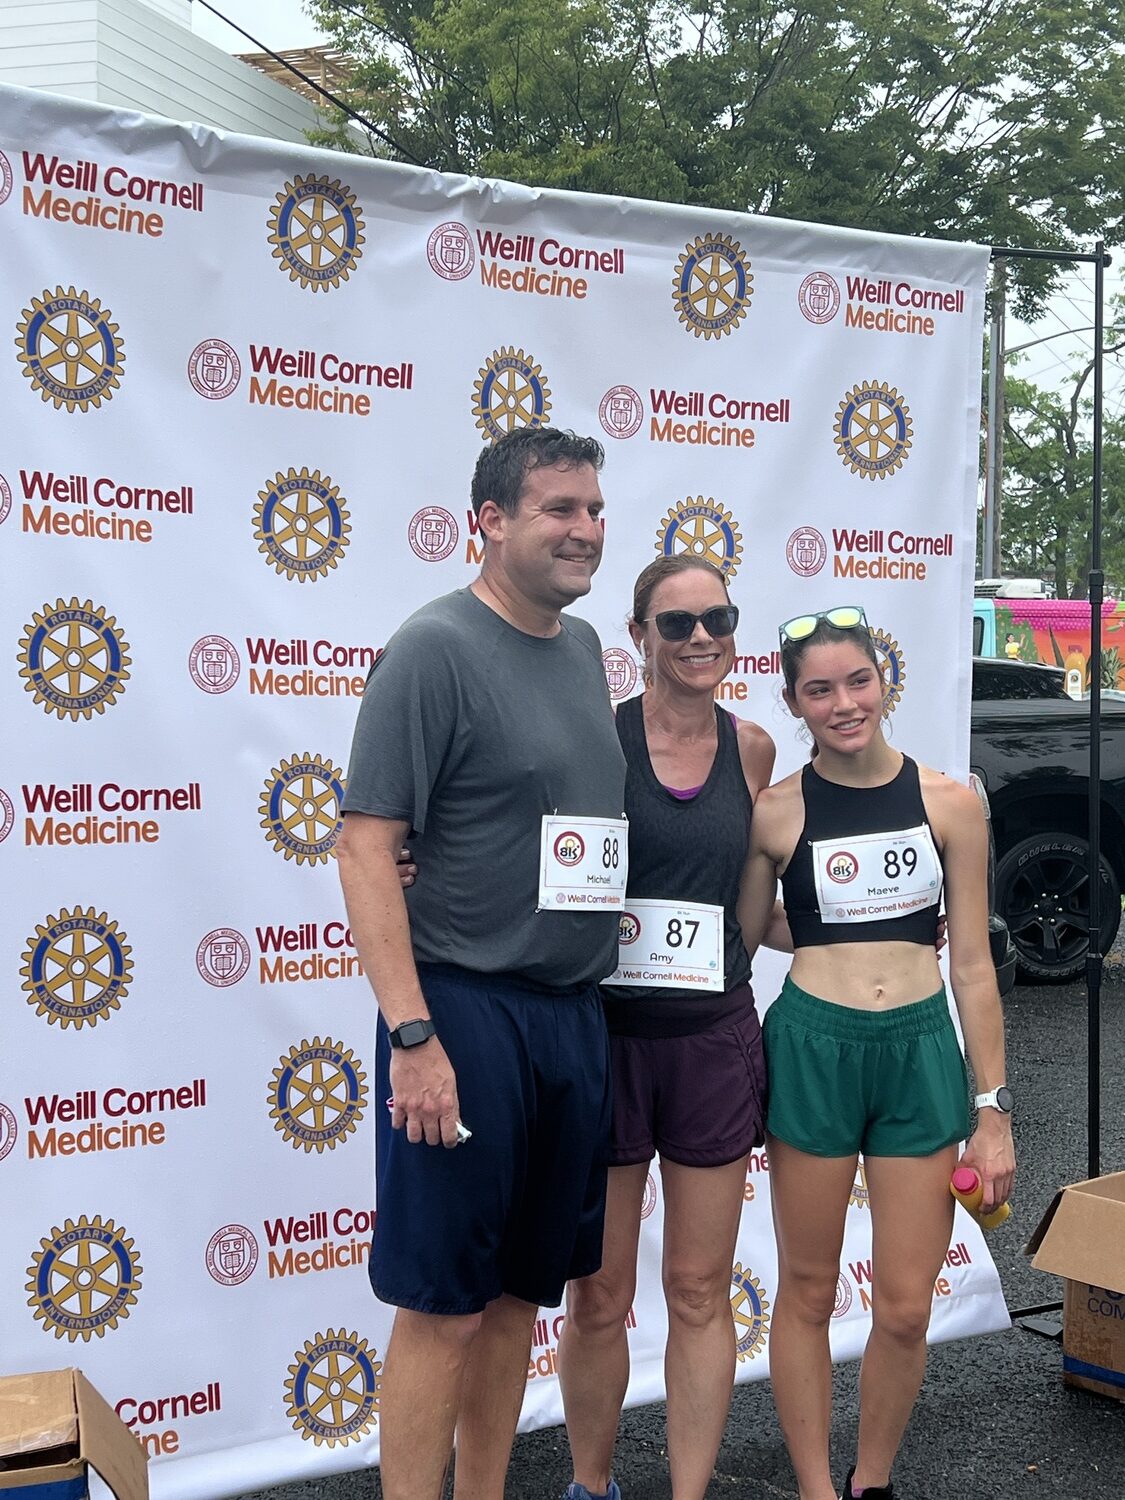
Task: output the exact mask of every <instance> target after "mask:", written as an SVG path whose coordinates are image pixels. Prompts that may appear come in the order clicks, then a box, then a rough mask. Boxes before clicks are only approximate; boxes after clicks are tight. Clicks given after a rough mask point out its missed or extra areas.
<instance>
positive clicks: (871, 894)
mask: <svg viewBox="0 0 1125 1500" xmlns="http://www.w3.org/2000/svg"><path fill="white" fill-rule="evenodd" d="M812 857H813V877H814V879H815V881H816V895H817V901H818V902H819V904H820V920H821V921H822V922H878V921H881V920H883V919H885V918H887V917H901V916H905V915H906V913H907V912H912V911H919V910H921V909H922V908H924V907H927V906H936V905H937V904H938V902H939V901H940V900H941V882H942V874H941V861H940V860H939V858H938V852H937V849H936V847H935V845H934V840H933V835H932V834H931V833H930V829H929V825H928V824H926V823H923V824H922V825H921V826H920V827H918V828H903V829H898V830H896V831H895V832H893V833H861V834H856V835H854V836H852V837H850V838H843V839H817V840H816V841H815V842H814V843H813V846H812Z"/></svg>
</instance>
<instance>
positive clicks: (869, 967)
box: [739, 607, 1015, 1500]
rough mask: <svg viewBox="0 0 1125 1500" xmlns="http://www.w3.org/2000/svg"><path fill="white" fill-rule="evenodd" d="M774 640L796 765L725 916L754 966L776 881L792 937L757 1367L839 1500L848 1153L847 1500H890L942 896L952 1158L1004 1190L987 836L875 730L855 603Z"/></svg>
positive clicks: (935, 1217) (878, 701)
mask: <svg viewBox="0 0 1125 1500" xmlns="http://www.w3.org/2000/svg"><path fill="white" fill-rule="evenodd" d="M780 634H781V665H782V672H783V674H784V678H785V693H784V696H785V702H786V704H787V706H788V708H789V710H790V712H791V713H793V714H794V715H795V716H796V717H798V718H801V719H803V720H804V721H805V724H806V725H807V726H808V729H809V732H810V733H811V735H812V738H813V742H814V749H813V759H812V760H811V762H810V763H809V764H808V765H806V766H805V767H804V768H803V769H802V770H801V771H799V772H796V773H795V774H794V775H792V776H789V777H787V778H786V779H785V780H784V781H781V782H779V783H778V784H777V785H776V786H772V787H769V788H768V789H766V790H765V791H763V792H761V793H760V795H759V797H758V800H757V803H756V805H755V810H754V821H753V825H752V831H751V847H750V854H749V859H748V863H747V867H746V873H745V876H744V879H743V885H742V895H741V899H740V905H739V916H740V920H741V924H742V931H743V936H744V938H745V941H746V946H747V949H748V950H749V951H750V953H751V954H753V952H754V949H755V948H756V946H757V944H758V942H759V941H760V937H761V934H762V933H763V932H764V931H765V928H766V925H767V923H768V922H769V919H770V915H771V912H772V910H773V903H774V897H775V891H776V884H777V881H778V879H780V880H781V885H782V890H783V892H784V901H785V909H786V912H787V914H788V918H789V926H790V929H791V931H792V934H793V944H794V958H793V965H792V968H791V970H790V972H789V976H788V978H787V979H786V981H785V984H784V987H783V989H782V991H781V994H780V996H779V997H778V999H777V1000H776V1001H775V1002H774V1003H773V1005H772V1006H771V1007H770V1009H769V1010H768V1011H767V1013H766V1019H765V1022H764V1025H763V1031H764V1037H765V1049H766V1059H767V1065H768V1070H769V1080H770V1103H769V1111H768V1116H767V1144H768V1150H769V1160H770V1181H771V1185H772V1194H773V1210H774V1221H775V1227H776V1233H777V1249H778V1287H777V1296H776V1299H775V1303H774V1315H773V1323H772V1329H771V1335H770V1374H771V1377H772V1380H773V1390H774V1398H775V1400H776V1403H777V1410H778V1416H779V1418H780V1421H781V1427H782V1431H783V1433H784V1435H785V1441H786V1444H787V1446H788V1449H789V1454H790V1457H791V1459H792V1461H793V1467H794V1469H795V1470H796V1474H797V1482H798V1486H799V1493H800V1500H836V1493H837V1492H836V1489H835V1487H834V1485H833V1483H832V1478H831V1475H830V1473H829V1463H828V1434H829V1424H830V1407H831V1396H832V1377H831V1363H830V1357H829V1344H828V1326H829V1319H830V1317H831V1315H832V1310H833V1307H834V1304H835V1294H836V1281H837V1277H838V1275H839V1269H840V1250H841V1246H842V1243H843V1236H844V1219H845V1215H846V1212H847V1207H848V1198H849V1195H850V1193H851V1190H852V1185H853V1183H854V1181H855V1174H856V1164H857V1159H858V1157H859V1155H860V1153H862V1154H863V1157H864V1161H865V1164H866V1175H867V1188H868V1193H869V1195H870V1204H871V1216H872V1234H873V1285H872V1326H871V1334H870V1337H869V1338H868V1341H867V1348H866V1351H865V1353H864V1357H863V1366H862V1370H861V1374H860V1421H859V1444H858V1450H857V1456H856V1462H855V1465H854V1467H853V1468H852V1470H851V1471H850V1473H849V1474H848V1479H847V1484H846V1486H845V1490H844V1500H858V1497H859V1496H864V1497H865V1500H891V1496H892V1490H891V1483H890V1473H891V1465H892V1463H893V1462H894V1457H895V1454H896V1452H897V1451H898V1447H899V1443H900V1441H901V1439H902V1434H903V1431H904V1429H905V1427H906V1423H907V1420H908V1419H909V1416H910V1412H911V1408H912V1407H913V1405H914V1401H915V1399H916V1397H917V1394H918V1390H919V1387H920V1386H921V1382H922V1374H923V1370H924V1368H925V1362H926V1328H927V1325H928V1323H929V1318H930V1307H931V1302H932V1299H933V1289H934V1282H935V1280H936V1278H937V1276H938V1275H939V1274H940V1271H941V1267H942V1262H943V1259H944V1257H945V1254H946V1252H947V1250H948V1247H949V1240H950V1234H951V1230H952V1227H953V1199H952V1197H951V1196H950V1193H949V1179H950V1175H951V1173H952V1171H953V1169H954V1167H955V1166H956V1165H957V1160H958V1151H957V1148H958V1142H959V1141H961V1140H963V1139H965V1137H966V1136H968V1134H969V1110H968V1089H967V1083H966V1074H965V1066H964V1062H963V1060H962V1057H961V1052H960V1049H959V1047H958V1044H957V1037H956V1033H955V1031H954V1028H953V1023H952V1020H951V1019H950V1016H949V1011H948V1006H947V1003H946V998H945V992H944V990H943V988H942V981H941V975H940V973H939V970H938V966H937V958H936V954H935V949H934V939H935V933H936V927H937V921H938V913H939V908H940V902H941V896H942V886H943V884H944V893H945V910H946V914H947V917H948V924H949V957H950V975H951V979H952V987H953V997H954V1001H955V1003H956V1006H957V1012H958V1016H959V1018H960V1022H961V1029H962V1031H963V1033H964V1036H965V1042H966V1045H967V1049H968V1054H969V1058H970V1061H971V1062H972V1066H973V1072H974V1075H975V1078H976V1085H977V1089H978V1091H979V1092H978V1094H977V1099H976V1103H977V1106H978V1108H979V1116H978V1123H977V1127H976V1130H975V1132H974V1133H973V1135H972V1138H971V1139H970V1140H969V1143H968V1146H967V1147H966V1149H965V1151H964V1154H963V1157H962V1160H963V1161H964V1162H965V1163H966V1164H967V1165H969V1166H972V1167H974V1168H975V1169H976V1170H977V1172H978V1173H979V1175H980V1177H981V1179H982V1182H983V1184H984V1202H983V1208H984V1209H986V1210H987V1209H988V1208H990V1207H992V1206H993V1205H994V1204H997V1203H1000V1202H1003V1201H1004V1200H1005V1199H1006V1198H1007V1197H1008V1195H1009V1193H1010V1191H1011V1187H1012V1178H1013V1174H1014V1170H1015V1158H1014V1155H1013V1150H1012V1132H1011V1124H1010V1114H1009V1111H1010V1108H1011V1096H1010V1094H1009V1093H1008V1091H1007V1089H1006V1088H1004V1087H1003V1085H1004V1038H1003V1023H1002V1018H1001V1011H1000V1000H999V995H998V993H997V989H996V980H995V973H994V970H993V967H992V961H991V956H990V952H989V944H988V930H987V918H988V901H987V859H988V844H987V831H986V826H985V822H984V816H983V813H982V811H981V808H980V805H979V803H978V801H977V798H976V796H975V795H974V794H973V792H972V791H971V790H970V789H969V788H968V787H965V786H962V785H961V784H960V783H958V782H955V781H952V780H949V779H948V778H947V777H945V776H943V775H941V774H939V773H938V772H936V771H930V770H927V769H926V768H925V767H924V766H918V765H916V763H915V762H914V761H912V760H911V759H910V758H909V757H908V756H905V755H903V754H902V753H901V752H900V751H898V750H895V749H892V747H891V746H890V745H889V744H888V743H887V741H886V740H885V739H884V738H883V730H882V710H883V679H882V675H881V673H880V670H879V665H878V659H877V657H876V654H875V649H874V646H873V644H872V641H871V636H870V633H869V632H868V629H867V625H866V622H865V620H864V616H863V611H862V610H861V609H858V608H853V607H846V608H839V609H833V610H828V611H826V612H825V613H823V614H818V615H805V616H801V617H799V618H798V619H795V620H790V621H788V622H787V624H785V625H783V626H782V627H781V632H780ZM998 1089H999V1098H997V1090H998Z"/></svg>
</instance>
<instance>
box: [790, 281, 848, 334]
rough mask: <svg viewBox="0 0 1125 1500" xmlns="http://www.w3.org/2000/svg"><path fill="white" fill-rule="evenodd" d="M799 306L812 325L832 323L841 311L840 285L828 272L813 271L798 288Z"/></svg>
mask: <svg viewBox="0 0 1125 1500" xmlns="http://www.w3.org/2000/svg"><path fill="white" fill-rule="evenodd" d="M797 306H798V307H799V308H800V309H801V311H802V313H804V315H805V317H806V318H807V319H808V320H809V322H810V323H831V321H832V319H833V318H834V317H835V316H836V314H837V313H838V312H839V311H840V283H839V282H838V281H837V280H836V278H835V277H834V276H829V274H828V272H827V271H812V272H810V274H809V275H808V276H806V277H805V279H804V281H802V282H801V285H800V286H799V287H798V288H797Z"/></svg>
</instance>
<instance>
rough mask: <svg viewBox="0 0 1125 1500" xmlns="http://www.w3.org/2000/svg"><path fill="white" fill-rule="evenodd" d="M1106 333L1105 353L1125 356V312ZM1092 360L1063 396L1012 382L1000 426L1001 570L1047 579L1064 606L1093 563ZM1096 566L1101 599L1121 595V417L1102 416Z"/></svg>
mask: <svg viewBox="0 0 1125 1500" xmlns="http://www.w3.org/2000/svg"><path fill="white" fill-rule="evenodd" d="M1117 311H1118V314H1119V324H1118V326H1117V327H1113V328H1110V329H1108V330H1107V334H1106V345H1105V347H1106V353H1107V354H1108V355H1111V356H1112V355H1114V354H1117V353H1119V352H1120V351H1122V350H1125V307H1122V306H1120V305H1119V306H1118V309H1117ZM1092 374H1093V361H1092V360H1087V361H1086V362H1085V363H1084V364H1083V365H1082V366H1081V367H1080V368H1079V369H1078V370H1077V371H1076V372H1075V378H1074V383H1073V385H1072V386H1071V387H1070V389H1069V391H1068V390H1066V389H1063V390H1061V391H1056V390H1051V391H1048V390H1041V389H1040V388H1039V387H1038V386H1035V385H1033V384H1032V383H1031V382H1030V381H1027V380H1020V379H1018V378H1016V379H1012V378H1011V377H1009V379H1008V381H1007V386H1006V409H1005V420H1004V484H1003V508H1002V522H1003V535H1002V549H1001V550H1002V554H1003V558H1002V562H1003V566H1002V568H1001V572H1002V573H1004V574H1005V575H1008V576H1014V577H1028V578H1034V577H1045V578H1048V579H1050V580H1051V581H1052V582H1053V583H1054V586H1055V592H1056V594H1057V596H1058V597H1059V598H1060V599H1084V598H1086V597H1087V593H1088V580H1087V575H1088V573H1089V571H1090V566H1091V537H1092V533H1091V506H1092V494H1093V468H1094V450H1093V441H1092V428H1093V411H1094V403H1093V399H1092V392H1091V377H1092ZM1102 439H1103V441H1102V568H1103V571H1104V573H1105V575H1106V583H1107V592H1108V593H1112V594H1114V595H1116V597H1118V598H1120V597H1121V596H1122V592H1123V591H1125V415H1123V414H1121V413H1111V412H1108V411H1107V413H1106V415H1105V418H1104V422H1103V434H1102Z"/></svg>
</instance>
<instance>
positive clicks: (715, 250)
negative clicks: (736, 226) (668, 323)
mask: <svg viewBox="0 0 1125 1500" xmlns="http://www.w3.org/2000/svg"><path fill="white" fill-rule="evenodd" d="M753 281H754V278H753V276H752V275H751V273H750V262H749V261H748V260H747V259H746V256H745V255H744V254H743V253H742V246H741V245H740V244H739V243H738V241H737V240H733V239H731V237H730V235H729V234H709V235H702V236H700V237H698V238H697V239H694V240H692V241H691V243H690V244H688V245H687V246H686V247H685V248H684V253H683V254H682V255H681V256H680V259H679V261H678V263H677V265H676V275H675V277H674V278H673V281H672V300H673V303H674V305H675V308H676V311H677V313H678V314H679V318H680V322H681V323H682V324H683V325H684V327H685V328H686V329H688V330H689V331H690V332H691V333H693V334H694V335H695V337H696V338H697V339H698V338H703V339H717V338H722V336H723V335H724V334H727V333H733V332H734V330H735V329H736V328H737V327H738V325H739V324H740V323H741V322H742V320H743V318H744V317H745V316H746V309H747V308H748V307H749V306H750V297H751V288H752V285H753Z"/></svg>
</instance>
